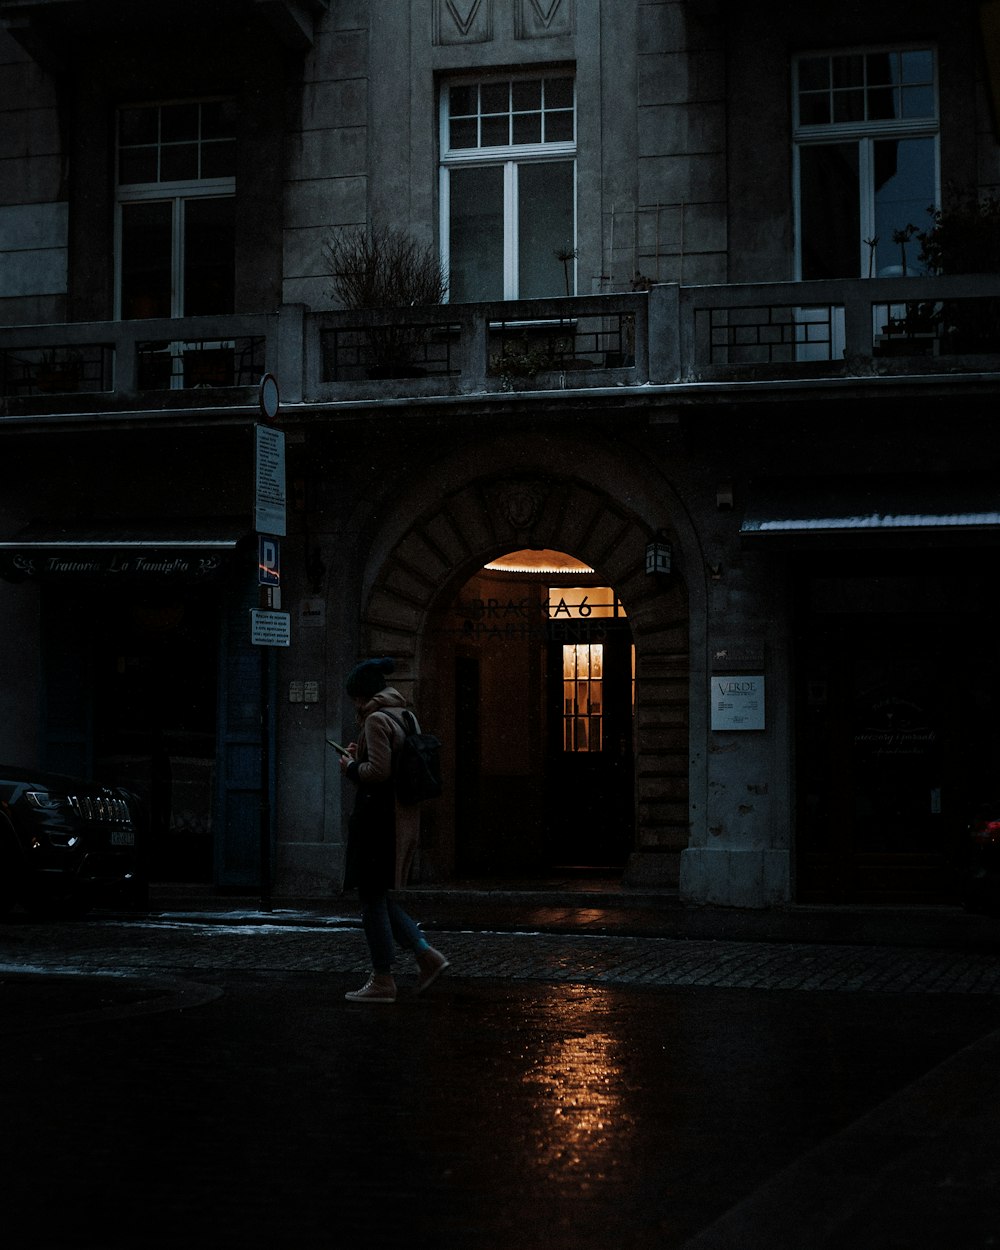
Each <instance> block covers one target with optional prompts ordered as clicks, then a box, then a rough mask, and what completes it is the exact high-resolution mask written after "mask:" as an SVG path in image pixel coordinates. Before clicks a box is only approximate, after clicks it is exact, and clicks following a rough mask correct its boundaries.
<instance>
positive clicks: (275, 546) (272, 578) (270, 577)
mask: <svg viewBox="0 0 1000 1250" xmlns="http://www.w3.org/2000/svg"><path fill="white" fill-rule="evenodd" d="M257 583H258V585H260V586H280V585H281V544H280V543H279V542H278V540H277V539H276V538H270V537H268V535H266V534H258V535H257Z"/></svg>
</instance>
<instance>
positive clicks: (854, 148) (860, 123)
mask: <svg viewBox="0 0 1000 1250" xmlns="http://www.w3.org/2000/svg"><path fill="white" fill-rule="evenodd" d="M793 73H794V81H793V97H794V104H795V118H794V125H795V133H794V138H795V170H796V192H797V195H796V208H797V220H798V231H797V239H798V266H799V275H800V277H802V278H856V277H858V276H861V277H875V276H878V275H887V274H898V273H902V272H904V271H905V272H908V273H916V272H919V268H920V266H919V262H918V260H917V255H918V253H919V250H920V244H919V242H918V241H917V240H915V239H913V238H912V237H910V238H904V237H903V236H905V235H907V233H908V232H907V229H906V228H907V226H909V225H914V226H917V227H918V228H920V229H923V228H925V227H926V226H927V225H928V224H929V219H928V216H927V209H928V208H929V207H931V206H932V205H935V204H936V203H937V199H938V109H937V79H936V58H935V55H934V52H933V50H932V49H930V48H887V49H868V50H863V51H855V52H838V53H824V54H808V55H803V56H800V57H798V58H797V60H796V62H795V65H794V70H793Z"/></svg>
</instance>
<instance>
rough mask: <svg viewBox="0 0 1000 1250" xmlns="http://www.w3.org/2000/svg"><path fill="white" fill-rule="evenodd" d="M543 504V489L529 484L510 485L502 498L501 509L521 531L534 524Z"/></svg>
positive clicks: (511, 523)
mask: <svg viewBox="0 0 1000 1250" xmlns="http://www.w3.org/2000/svg"><path fill="white" fill-rule="evenodd" d="M541 505H542V496H541V490H540V489H539V488H538V487H537V486H531V485H528V484H521V485H516V486H510V487H508V488H507V489H506V490H505V491H504V493H503V495H502V496H501V498H500V510H501V512H502V513H503V516H504V518H505V519H506V521H507V522H508V524H509V525H511V526H512V527H513V528H514V529H515V530H517V531H518V532H521V533H525V532H527V531H528V530H530V529H531V527H532V526H533V525H534V523H535V521H536V519H537V517H538V514H539V512H540V511H541Z"/></svg>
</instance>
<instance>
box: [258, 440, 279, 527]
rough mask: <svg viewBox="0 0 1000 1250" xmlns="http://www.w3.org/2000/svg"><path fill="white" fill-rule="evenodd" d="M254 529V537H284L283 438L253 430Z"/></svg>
mask: <svg viewBox="0 0 1000 1250" xmlns="http://www.w3.org/2000/svg"><path fill="white" fill-rule="evenodd" d="M256 428H257V456H256V466H255V468H256V472H255V487H256V489H255V492H254V520H255V524H254V528H255V529H256V531H257V533H258V534H279V535H284V533H285V435H284V433H283V432H282V431H281V430H273V429H271V427H270V426H267V425H258V426H257V427H256Z"/></svg>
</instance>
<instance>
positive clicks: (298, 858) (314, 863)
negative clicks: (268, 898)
mask: <svg viewBox="0 0 1000 1250" xmlns="http://www.w3.org/2000/svg"><path fill="white" fill-rule="evenodd" d="M276 859H277V862H276V864H275V872H274V893H275V894H276V895H278V896H279V897H284V898H329V897H331V896H332V895H334V894H339V893H340V892H341V888H342V883H343V880H344V847H343V845H342V844H340V843H333V844H332V843H329V842H279V843H278V849H277V856H276Z"/></svg>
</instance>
